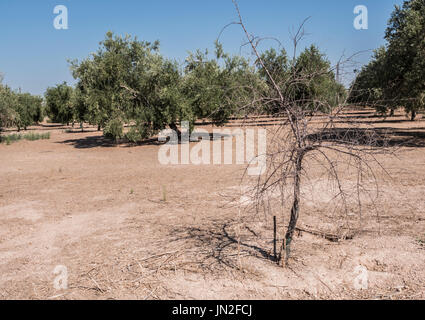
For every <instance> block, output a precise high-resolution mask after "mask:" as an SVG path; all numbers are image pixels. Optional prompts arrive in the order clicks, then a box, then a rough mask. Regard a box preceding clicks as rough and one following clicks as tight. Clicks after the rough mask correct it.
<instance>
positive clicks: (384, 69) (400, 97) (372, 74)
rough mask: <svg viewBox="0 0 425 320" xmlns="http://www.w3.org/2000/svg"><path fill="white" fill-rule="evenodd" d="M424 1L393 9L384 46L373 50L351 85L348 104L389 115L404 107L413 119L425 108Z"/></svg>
mask: <svg viewBox="0 0 425 320" xmlns="http://www.w3.org/2000/svg"><path fill="white" fill-rule="evenodd" d="M424 35H425V1H423V0H409V1H405V2H404V3H403V6H402V7H400V6H396V7H395V10H394V12H393V13H392V16H391V18H390V20H389V22H388V27H387V30H386V34H385V39H386V40H387V44H386V46H383V47H381V48H379V49H377V50H376V51H375V54H374V56H373V59H372V61H371V62H370V63H369V64H368V65H366V66H365V67H363V68H362V70H361V71H360V73H359V75H358V76H357V78H356V80H355V81H354V83H353V85H352V88H351V89H352V90H351V95H350V102H352V103H357V104H359V103H360V104H364V105H368V106H374V107H375V108H376V109H377V111H379V112H381V113H386V112H388V111H390V115H392V114H393V113H394V110H395V109H397V108H398V107H404V108H405V110H406V112H407V113H410V115H411V120H412V121H413V120H415V118H416V115H417V112H418V111H420V110H423V109H424V108H425V73H424V70H425V37H424Z"/></svg>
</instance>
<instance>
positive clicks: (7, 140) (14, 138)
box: [0, 132, 50, 145]
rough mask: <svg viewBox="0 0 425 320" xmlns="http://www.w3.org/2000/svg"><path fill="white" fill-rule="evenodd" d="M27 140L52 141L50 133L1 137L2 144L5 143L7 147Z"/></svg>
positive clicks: (14, 134)
mask: <svg viewBox="0 0 425 320" xmlns="http://www.w3.org/2000/svg"><path fill="white" fill-rule="evenodd" d="M22 139H23V140H27V141H36V140H49V139H50V132H47V133H27V134H24V135H22V134H16V133H13V134H9V135H7V136H3V137H0V142H1V143H3V142H5V143H6V144H7V145H10V144H11V143H13V142H16V141H20V140H22Z"/></svg>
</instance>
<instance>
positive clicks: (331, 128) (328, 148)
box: [232, 0, 390, 264]
mask: <svg viewBox="0 0 425 320" xmlns="http://www.w3.org/2000/svg"><path fill="white" fill-rule="evenodd" d="M232 1H233V3H234V5H235V9H236V12H237V16H238V21H236V22H233V23H232V25H233V24H236V25H239V26H240V27H241V28H242V30H243V32H244V34H245V36H246V39H247V43H249V45H250V46H251V48H252V52H253V55H254V57H255V59H256V63H257V65H259V66H260V67H261V68H262V69H263V70H264V71H265V73H266V75H267V80H268V82H269V83H270V87H271V90H269V91H267V92H266V93H262V94H260V93H259V94H255V96H256V97H258V96H261V98H257V99H256V101H255V102H254V101H252V102H251V103H250V105H251V106H252V105H256V106H258V110H257V111H258V113H259V114H261V113H262V110H264V106H265V105H267V104H274V105H277V106H278V110H279V111H278V116H279V117H280V118H279V122H278V123H277V124H276V125H275V126H274V127H273V130H269V132H271V133H272V137H271V139H269V140H270V142H269V144H268V151H267V154H266V157H267V168H266V172H265V174H264V175H262V176H261V177H259V178H256V179H255V182H254V186H253V188H252V190H251V196H252V197H253V199H254V201H253V203H254V205H255V207H256V210H257V212H258V210H259V208H260V207H261V205H262V204H263V203H264V202H265V199H266V198H267V197H270V195H276V194H278V197H279V198H280V200H281V201H280V202H281V203H282V206H283V207H284V206H285V205H286V204H288V203H290V214H289V223H288V225H287V229H286V232H285V236H284V239H283V241H282V245H281V248H280V251H279V253H278V256H277V260H278V261H279V263H285V264H287V263H288V259H289V257H290V254H291V244H292V242H293V239H294V233H295V231H296V230H297V223H298V220H299V216H300V205H301V198H302V195H301V193H302V185H303V182H304V181H305V180H304V179H308V176H309V172H308V171H309V170H308V167H309V165H312V164H313V163H314V164H315V165H317V166H319V167H322V168H323V170H324V172H325V173H326V175H327V179H328V181H331V182H332V183H333V184H334V185H335V186H336V194H335V197H334V198H333V201H335V203H337V202H338V203H341V209H342V212H343V213H344V214H345V215H348V212H349V210H351V209H350V208H351V207H352V205H353V203H352V202H353V200H355V201H354V204H355V205H356V207H357V209H356V210H357V213H358V214H359V217H360V219H359V221H360V223H361V215H362V202H363V201H364V200H365V197H368V199H369V200H370V201H371V202H372V203H373V202H374V200H375V199H376V197H377V194H378V192H379V188H378V186H379V185H378V177H377V175H376V170H377V168H381V169H383V167H382V165H381V163H380V162H379V160H378V158H377V156H378V155H379V154H383V153H389V152H390V149H389V148H388V146H389V144H388V138H387V135H386V134H385V133H378V132H377V131H376V130H374V129H373V128H372V127H368V126H367V125H364V124H363V125H361V124H359V123H357V122H356V121H354V120H351V119H350V118H349V117H347V116H346V111H347V108H348V107H349V106H348V104H347V101H346V99H345V98H344V99H339V97H335V98H338V99H337V100H338V102H337V105H336V106H335V105H331V104H330V102H329V101H327V100H326V99H321V98H320V97H319V98H311V97H306V96H303V95H301V96H300V95H297V94H295V92H296V88H299V87H300V86H305V87H308V86H310V85H311V83H312V81H313V80H314V79H315V78H316V77H317V76H320V75H323V74H324V73H328V72H329V70H310V71H309V72H307V73H305V72H304V73H302V72H298V71H299V70H297V68H296V66H295V61H296V57H297V47H298V45H299V42H300V41H301V40H302V39H303V38H304V36H305V34H306V33H305V30H304V25H305V23H306V21H307V20H308V19H306V20H305V21H304V22H303V23H302V24H301V26H300V27H299V28H298V29H297V30H296V32H295V33H294V34H292V40H293V46H294V53H293V60H292V62H293V63H292V69H291V72H290V75H289V76H288V77H285V78H283V79H280V78H279V77H277V76H276V74H273V72H272V70H269V69H268V67H267V65H266V63H265V61H264V60H263V58H262V55H261V54H260V52H259V49H258V45H259V42H260V41H261V38H259V37H256V36H253V35H252V34H250V33H249V31H248V30H247V28H246V25H245V24H244V21H243V18H242V15H241V12H240V10H239V7H238V3H237V1H236V0H232ZM350 61H352V57H349V58H347V59H345V60H343V59H340V61H338V67H341V66H342V65H343V64H344V63H348V62H350ZM339 100H341V101H339ZM346 124H348V126H347V125H346ZM343 165H344V166H345V169H344V170H345V171H344V172H345V173H350V174H354V175H355V183H354V184H353V185H350V186H348V187H347V186H346V183H345V181H344V179H343V177H342V176H341V171H340V169H341V166H343ZM353 169H354V170H353Z"/></svg>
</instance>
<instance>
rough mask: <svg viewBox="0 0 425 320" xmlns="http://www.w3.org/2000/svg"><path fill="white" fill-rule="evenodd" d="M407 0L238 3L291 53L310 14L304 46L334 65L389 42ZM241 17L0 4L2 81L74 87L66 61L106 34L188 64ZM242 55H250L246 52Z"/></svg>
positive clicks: (209, 4)
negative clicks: (365, 24) (362, 13)
mask: <svg viewBox="0 0 425 320" xmlns="http://www.w3.org/2000/svg"><path fill="white" fill-rule="evenodd" d="M402 2H403V1H402V0H321V1H320V0H298V1H293V0H262V1H259V0H256V1H254V0H239V6H240V10H241V13H242V15H243V17H244V20H245V22H246V25H247V27H248V29H249V31H250V32H251V33H254V34H255V35H258V36H264V37H275V38H278V39H279V40H280V41H281V43H282V44H283V46H284V47H285V48H287V50H288V51H291V50H292V47H291V45H290V36H289V31H290V30H291V28H294V27H297V26H298V25H299V24H300V23H301V22H302V21H303V20H304V19H305V18H306V17H309V16H311V19H310V20H309V22H308V23H307V25H306V32H307V33H308V36H307V38H306V39H305V40H304V41H303V42H302V43H301V48H303V47H305V46H308V45H310V44H312V43H314V44H316V45H318V46H319V47H320V49H321V50H322V51H323V52H324V53H326V54H327V55H328V57H329V59H330V60H331V62H333V63H335V62H336V61H337V60H338V59H339V57H340V56H341V55H342V54H343V53H344V52H345V55H351V54H353V53H355V52H358V51H363V50H371V49H375V48H377V47H378V46H380V45H382V44H384V40H383V36H384V32H385V28H386V24H387V21H388V19H389V17H390V14H391V11H392V10H393V7H394V5H395V4H401V3H402ZM56 5H65V6H67V8H68V10H69V12H68V15H69V29H68V30H56V29H55V28H54V27H53V20H54V18H55V15H54V13H53V9H54V7H55V6H56ZM357 5H365V6H367V8H368V12H369V29H368V30H356V29H354V27H353V20H354V18H355V14H354V13H353V10H354V7H355V6H357ZM235 19H236V13H235V10H234V6H233V4H232V1H231V0H208V1H207V0H198V1H195V0H180V1H175V0H155V1H153V0H151V1H145V0H121V1H116V0H108V1H106V0H89V1H88V0H54V1H51V0H37V1H34V0H1V1H0V39H1V41H0V72H1V73H3V74H4V76H5V79H4V83H6V84H8V85H9V86H11V87H12V88H15V89H17V88H21V89H22V90H23V91H28V92H31V93H33V94H43V93H44V92H45V90H46V88H47V87H49V86H53V85H55V84H57V83H60V82H62V81H67V82H69V83H74V81H73V78H72V76H71V74H70V72H69V65H68V63H67V59H82V58H85V57H87V56H88V55H89V53H90V52H93V51H96V49H97V48H98V43H99V41H101V40H102V39H103V38H104V35H105V33H106V32H107V31H108V30H111V31H114V32H115V33H118V34H125V33H128V34H131V35H137V36H138V37H139V39H141V40H147V41H154V40H157V39H158V40H160V42H161V52H162V53H163V54H164V55H165V56H167V57H170V58H175V59H177V60H178V61H179V62H181V63H183V62H184V58H185V57H186V56H187V52H188V51H194V50H196V49H198V48H200V49H204V48H212V47H213V42H214V40H215V39H216V38H217V36H218V34H219V33H220V30H221V29H222V28H223V27H224V26H225V25H226V24H228V23H229V22H232V21H235ZM221 42H222V43H223V45H224V48H225V50H226V51H227V52H230V53H234V54H238V53H239V52H240V47H241V44H242V43H243V42H244V36H243V33H242V32H241V30H240V27H238V26H231V27H229V28H227V29H226V31H225V32H224V34H223V35H222V37H221ZM263 46H264V48H265V47H269V46H276V42H273V41H269V42H264V43H263ZM242 54H246V55H247V56H249V55H250V52H249V50H247V49H243V50H242ZM369 58H370V53H366V54H362V55H360V56H358V57H357V58H356V61H358V62H359V63H366V62H367V61H368V60H369ZM346 71H350V70H346Z"/></svg>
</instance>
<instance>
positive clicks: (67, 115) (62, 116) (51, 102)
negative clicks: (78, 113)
mask: <svg viewBox="0 0 425 320" xmlns="http://www.w3.org/2000/svg"><path fill="white" fill-rule="evenodd" d="M44 96H45V99H46V112H47V115H48V116H49V118H50V119H51V120H52V121H53V122H59V123H66V124H69V123H70V122H71V121H72V120H73V119H74V110H73V101H74V89H73V88H72V87H71V86H68V85H67V84H66V82H64V83H62V84H59V85H57V86H55V87H51V88H48V89H47V91H46V93H45V95H44Z"/></svg>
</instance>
